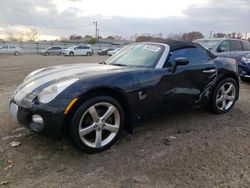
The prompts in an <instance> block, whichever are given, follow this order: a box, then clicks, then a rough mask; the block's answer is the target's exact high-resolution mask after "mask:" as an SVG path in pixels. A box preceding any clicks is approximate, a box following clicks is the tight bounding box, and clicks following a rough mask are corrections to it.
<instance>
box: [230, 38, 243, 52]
mask: <svg viewBox="0 0 250 188" xmlns="http://www.w3.org/2000/svg"><path fill="white" fill-rule="evenodd" d="M230 44H231V51H241V50H242V47H241V41H237V40H231V41H230Z"/></svg>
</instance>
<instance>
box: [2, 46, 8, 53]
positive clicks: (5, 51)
mask: <svg viewBox="0 0 250 188" xmlns="http://www.w3.org/2000/svg"><path fill="white" fill-rule="evenodd" d="M0 53H1V54H7V53H8V46H3V47H1V48H0Z"/></svg>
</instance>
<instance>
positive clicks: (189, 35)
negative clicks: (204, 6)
mask: <svg viewBox="0 0 250 188" xmlns="http://www.w3.org/2000/svg"><path fill="white" fill-rule="evenodd" d="M210 37H211V38H225V37H226V38H235V39H246V34H244V33H241V32H232V33H221V32H219V33H214V34H213V35H212V34H211V35H210ZM101 38H103V37H102V36H98V39H101ZM201 38H204V35H203V34H202V33H201V32H199V31H191V32H185V33H170V34H168V35H167V36H165V37H163V34H162V33H158V34H150V33H146V34H134V35H132V36H131V37H130V40H131V41H135V42H146V41H150V40H154V41H157V40H159V41H160V40H164V39H171V40H187V41H193V40H196V39H201ZM38 39H39V33H38V31H37V30H36V29H30V30H28V31H19V32H15V33H14V32H10V31H9V32H7V33H6V40H7V41H30V42H34V41H37V40H38ZM98 39H96V38H95V37H93V36H91V35H85V36H81V35H77V34H73V35H70V36H68V37H65V36H63V37H60V38H59V39H57V41H62V42H67V41H74V40H78V41H84V42H85V43H88V44H95V43H96V42H97V40H98ZM106 39H111V40H124V39H125V37H123V36H120V35H110V36H107V37H106ZM0 40H1V39H0ZM247 40H248V41H249V42H250V38H248V39H247Z"/></svg>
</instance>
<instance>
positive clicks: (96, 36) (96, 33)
mask: <svg viewBox="0 0 250 188" xmlns="http://www.w3.org/2000/svg"><path fill="white" fill-rule="evenodd" d="M93 24H95V38H96V40H97V39H98V28H97V21H95V22H93Z"/></svg>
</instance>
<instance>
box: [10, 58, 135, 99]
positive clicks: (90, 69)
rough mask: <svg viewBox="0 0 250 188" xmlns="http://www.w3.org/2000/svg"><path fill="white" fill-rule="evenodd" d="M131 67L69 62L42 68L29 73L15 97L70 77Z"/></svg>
mask: <svg viewBox="0 0 250 188" xmlns="http://www.w3.org/2000/svg"><path fill="white" fill-rule="evenodd" d="M128 69H130V70H131V69H132V68H129V67H121V66H113V65H104V64H93V63H91V64H73V65H72V64H71V65H70V64H69V65H59V66H52V67H47V68H42V69H39V70H36V71H33V72H32V73H30V74H29V75H28V76H27V77H26V78H25V79H24V81H23V83H22V84H21V85H20V86H19V87H18V88H17V89H16V91H15V93H14V94H13V95H15V99H16V100H18V101H20V100H22V99H23V98H24V97H25V96H26V95H28V94H30V93H32V92H34V90H36V89H37V88H40V89H43V88H45V87H46V86H48V85H50V84H53V83H55V82H60V81H63V80H68V79H71V78H79V79H84V78H89V77H91V76H98V75H101V74H102V75H103V74H111V73H114V72H124V71H125V70H128Z"/></svg>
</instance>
